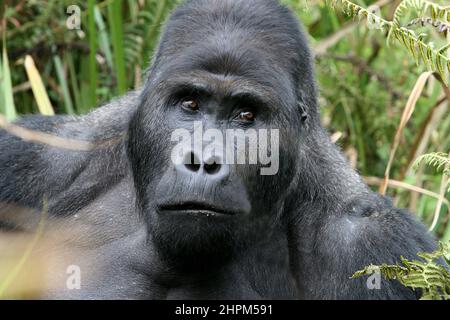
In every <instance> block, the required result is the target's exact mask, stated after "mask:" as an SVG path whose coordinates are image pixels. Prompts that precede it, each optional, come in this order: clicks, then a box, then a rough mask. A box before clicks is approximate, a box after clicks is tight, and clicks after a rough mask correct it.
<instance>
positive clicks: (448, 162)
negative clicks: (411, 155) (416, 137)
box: [413, 152, 450, 171]
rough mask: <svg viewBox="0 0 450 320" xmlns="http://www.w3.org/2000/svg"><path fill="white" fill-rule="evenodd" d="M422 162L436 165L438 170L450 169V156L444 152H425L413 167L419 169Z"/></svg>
mask: <svg viewBox="0 0 450 320" xmlns="http://www.w3.org/2000/svg"><path fill="white" fill-rule="evenodd" d="M422 163H425V164H426V165H429V166H432V167H435V168H436V170H438V171H441V170H442V171H448V170H449V169H450V158H449V157H448V155H447V154H446V153H444V152H433V153H428V154H424V155H422V156H420V157H419V158H417V160H416V161H415V162H414V164H413V167H414V168H415V169H417V168H418V167H419V166H420V165H421V164H422Z"/></svg>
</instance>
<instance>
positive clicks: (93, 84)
mask: <svg viewBox="0 0 450 320" xmlns="http://www.w3.org/2000/svg"><path fill="white" fill-rule="evenodd" d="M94 12H95V1H94V0H88V25H89V81H90V86H89V97H90V102H91V106H92V107H95V106H96V105H97V84H98V81H97V79H98V75H97V59H96V55H97V33H96V30H95V13H94Z"/></svg>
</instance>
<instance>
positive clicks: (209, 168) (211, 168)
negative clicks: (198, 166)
mask: <svg viewBox="0 0 450 320" xmlns="http://www.w3.org/2000/svg"><path fill="white" fill-rule="evenodd" d="M219 162H220V161H218V160H217V159H214V160H213V161H208V163H205V165H204V166H203V168H204V169H205V172H206V173H207V174H216V173H218V172H219V171H220V168H221V167H222V165H221V164H220V163H219Z"/></svg>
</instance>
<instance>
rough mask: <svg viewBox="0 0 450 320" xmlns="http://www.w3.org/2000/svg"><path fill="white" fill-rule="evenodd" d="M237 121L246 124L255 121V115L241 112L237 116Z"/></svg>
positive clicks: (249, 112)
mask: <svg viewBox="0 0 450 320" xmlns="http://www.w3.org/2000/svg"><path fill="white" fill-rule="evenodd" d="M238 119H239V120H241V121H246V122H253V121H255V114H254V113H253V112H251V111H243V112H241V113H240V114H239V116H238Z"/></svg>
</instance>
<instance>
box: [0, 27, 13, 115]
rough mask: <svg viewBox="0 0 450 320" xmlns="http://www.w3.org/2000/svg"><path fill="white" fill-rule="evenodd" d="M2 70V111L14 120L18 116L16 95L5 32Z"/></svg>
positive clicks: (0, 101)
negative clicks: (14, 94)
mask: <svg viewBox="0 0 450 320" xmlns="http://www.w3.org/2000/svg"><path fill="white" fill-rule="evenodd" d="M0 61H1V62H2V64H1V67H0V69H1V71H0V83H1V90H0V91H1V95H0V97H1V98H2V100H0V103H1V104H4V105H3V107H2V110H1V111H2V112H3V113H4V115H5V117H6V119H8V120H9V121H11V120H14V119H15V118H16V117H17V113H16V108H15V106H14V97H13V90H12V81H11V71H10V69H9V60H8V53H7V51H6V39H5V35H4V34H3V50H2V59H1V60H0Z"/></svg>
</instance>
